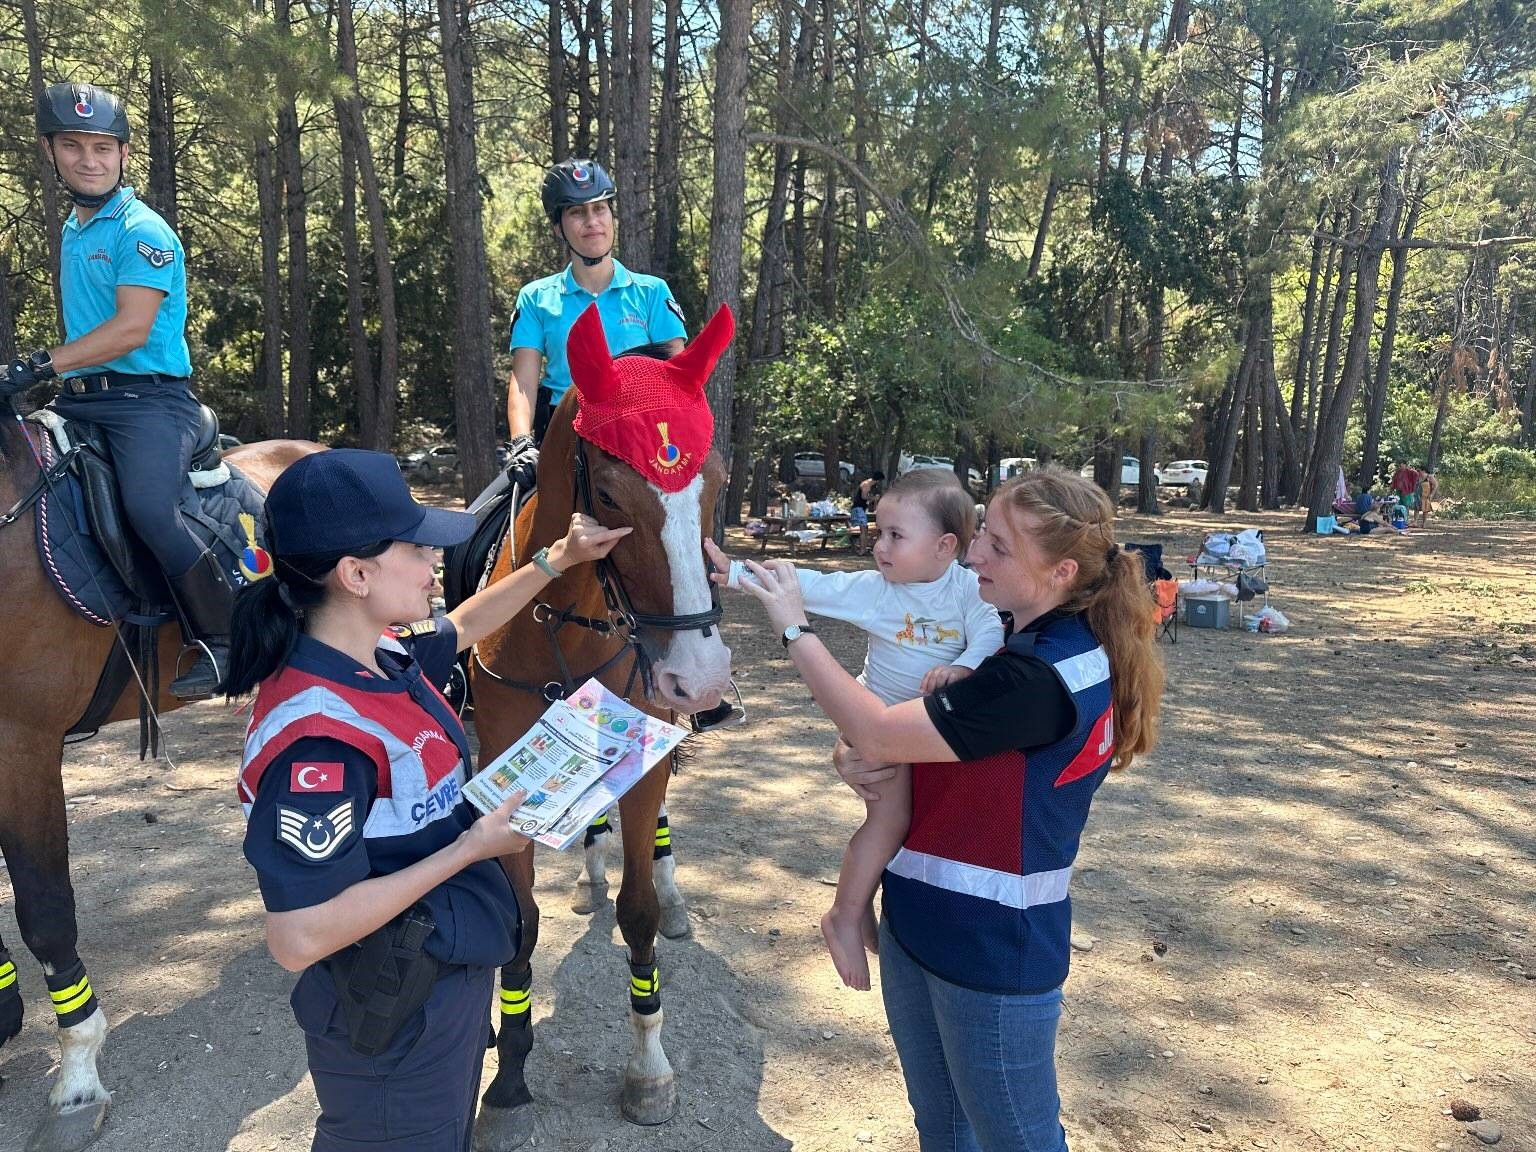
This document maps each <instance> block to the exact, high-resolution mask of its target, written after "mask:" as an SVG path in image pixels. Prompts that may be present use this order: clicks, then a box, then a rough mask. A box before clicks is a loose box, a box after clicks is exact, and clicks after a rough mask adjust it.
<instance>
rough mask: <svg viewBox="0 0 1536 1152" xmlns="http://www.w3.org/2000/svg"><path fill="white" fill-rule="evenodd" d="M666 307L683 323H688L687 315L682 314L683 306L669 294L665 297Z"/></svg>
mask: <svg viewBox="0 0 1536 1152" xmlns="http://www.w3.org/2000/svg"><path fill="white" fill-rule="evenodd" d="M667 308H668V309H669V310H670V311H671V313H672V315H674V316H676V317H677V318H678V319H679V320H680V321H682V322H683V323H684V324H686V323H688V317H686V316H684V315H683V306H682V305H681V304H679V303H678V302H677V301H676V300H674V299H673V298H672V297H670V296H668V297H667Z"/></svg>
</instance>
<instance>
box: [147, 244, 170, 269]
mask: <svg viewBox="0 0 1536 1152" xmlns="http://www.w3.org/2000/svg"><path fill="white" fill-rule="evenodd" d="M138 249H139V255H140V256H142V257H144V259H146V260H148V261H149V262H150V264H151V266H153V267H155V268H164V267H165V266H166V265H167V264H169V263H170V262H171V261H172V260H174V259H176V251H175V249H172V248H156V247H155V246H154V245H153V244H148V243H146V242H145V241H143V240H140V241H139V243H138Z"/></svg>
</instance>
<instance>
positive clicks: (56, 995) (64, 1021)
mask: <svg viewBox="0 0 1536 1152" xmlns="http://www.w3.org/2000/svg"><path fill="white" fill-rule="evenodd" d="M44 979H46V980H47V981H48V998H49V999H50V1000H52V1001H53V1010H54V1012H55V1013H57V1014H58V1017H59V1027H60V1028H73V1027H74V1026H75V1025H76V1024H80V1023H83V1022H84V1021H86V1020H89V1019H90V1017H91V1013H93V1012H95V1011H96V993H95V992H94V991H93V990H92V989H91V978H90V977H89V976H87V975H86V974H85V964H84V962H83V961H80V960H76V961H75V962H74V963H73V964H71V965H70V966H69V967H68V968H65V969H64V970H63V971H60V972H56V973H54V974H52V975H48V974H46V973H45V974H44Z"/></svg>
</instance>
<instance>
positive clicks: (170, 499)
mask: <svg viewBox="0 0 1536 1152" xmlns="http://www.w3.org/2000/svg"><path fill="white" fill-rule="evenodd" d="M51 406H52V408H53V410H54V411H55V412H57V413H58V414H59V415H60V416H63V417H64V418H65V419H67V420H88V421H90V422H91V423H92V424H95V425H96V426H97V427H98V428H100V429H101V430H102V431H103V432H105V433H106V437H107V443H108V445H109V446H110V447H111V449H112V463H113V467H114V468H115V469H116V470H117V480H118V487H119V488H120V489H121V490H122V494H123V511H124V513H125V514H126V515H127V517H128V522H129V524H131V525H132V526H133V530H134V532H136V533H137V534H138V537H139V539H140V540H142V541H144V544H145V546H146V547H147V548H148V549H149V550H150V551H151V552H153V553H154V555H155V559H156V560H158V561H159V562H160V566H161V567H162V568H163V569H165V572H166V575H168V576H180V575H182V574H183V573H185V572H186V571H187V570H188V569H190V568H191V567H192V565H194V564H196V563H197V558H198V557H199V556H200V555H201V554H202V551H203V546H202V544H201V543H200V542H199V541H198V539H197V537H195V536H193V535H192V532H191V531H190V529H188V527H187V523H186V521H185V520H183V519H182V516H181V500H182V496H183V495H184V494H185V493H187V492H188V491H189V489H190V484H189V482H188V480H187V467H188V465H190V464H191V463H192V449H193V448H194V447H195V444H196V439H197V429H198V423H199V421H200V419H201V417H200V413H199V406H198V402H197V398H196V397H195V396H193V395H192V392H191V389H189V388H187V386H186V385H184V384H158V383H143V384H133V385H129V386H126V387H123V388H113V389H110V390H108V391H106V392H87V393H83V394H81V395H79V396H76V395H72V394H70V393H68V392H63V393H60V394H59V395H58V396H57V397H55V398H54V400H53V403H52V405H51Z"/></svg>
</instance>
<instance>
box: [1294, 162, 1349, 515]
mask: <svg viewBox="0 0 1536 1152" xmlns="http://www.w3.org/2000/svg"><path fill="white" fill-rule="evenodd" d="M1359 229H1360V189H1358V188H1356V189H1355V194H1354V197H1353V199H1352V200H1351V202H1350V207H1349V227H1348V231H1347V233H1346V235H1348V236H1351V237H1353V236H1354V235H1355V234H1356V233H1357V232H1358V231H1359ZM1359 267H1360V249H1359V248H1348V247H1343V248H1342V249H1341V251H1340V252H1339V266H1338V271H1337V273H1336V274H1335V284H1334V294H1333V309H1332V312H1331V313H1330V314H1329V318H1328V344H1327V346H1326V349H1325V351H1324V353H1323V374H1322V377H1321V379H1320V380H1319V383H1318V393H1317V400H1316V403H1315V404H1313V406H1312V419H1311V421H1310V422H1309V423H1308V425H1307V475H1308V482H1307V484H1306V488H1307V490H1308V491H1310V490H1311V476H1312V462H1313V460H1314V459H1315V458H1316V454H1317V437H1318V430H1319V429H1320V428H1321V427H1322V423H1323V420H1324V418H1325V417H1326V416H1327V414H1328V409H1329V407H1330V406H1331V405H1332V403H1333V391H1334V384H1335V381H1336V380H1337V378H1338V377H1337V373H1338V369H1339V360H1340V357H1342V355H1343V348H1344V313H1345V312H1346V311H1347V309H1348V305H1349V289H1350V283H1351V281H1352V280H1353V279H1354V276H1355V273H1356V272H1357V271H1358V270H1359Z"/></svg>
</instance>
